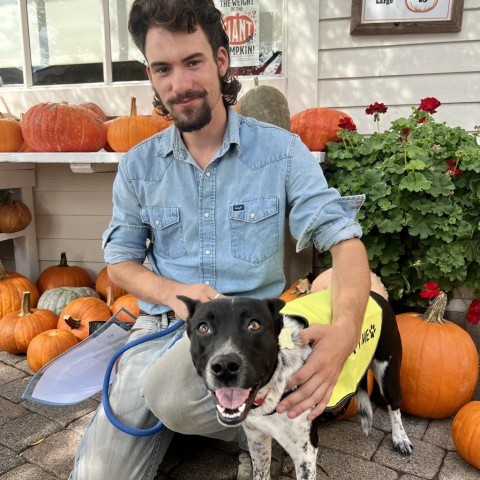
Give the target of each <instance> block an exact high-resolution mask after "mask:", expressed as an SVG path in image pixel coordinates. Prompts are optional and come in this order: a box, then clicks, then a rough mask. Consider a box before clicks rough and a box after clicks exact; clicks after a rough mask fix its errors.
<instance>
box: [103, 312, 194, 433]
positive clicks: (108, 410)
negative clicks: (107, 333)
mask: <svg viewBox="0 0 480 480" xmlns="http://www.w3.org/2000/svg"><path fill="white" fill-rule="evenodd" d="M184 323H185V322H184V321H183V320H179V321H178V322H177V323H175V324H174V325H172V326H171V327H168V328H166V329H165V330H162V331H161V332H157V333H151V334H150V335H145V336H144V337H141V338H138V339H137V340H133V342H130V343H127V344H126V345H124V346H123V347H121V348H119V349H118V350H117V351H116V352H115V354H114V355H113V357H112V358H111V359H110V362H109V363H108V365H107V370H106V372H105V378H104V379H103V387H102V405H103V409H104V410H105V414H106V415H107V418H108V419H109V420H110V423H111V424H112V425H113V426H114V427H116V428H118V429H119V430H120V431H122V432H123V433H128V434H129V435H134V436H135V437H148V436H149V435H153V434H155V433H158V432H159V431H160V430H161V429H162V428H163V423H162V422H161V421H160V420H159V421H158V423H157V424H156V425H154V426H153V427H151V428H147V429H145V430H141V429H138V428H133V427H129V426H128V425H125V424H123V423H121V422H120V421H119V420H118V419H117V417H115V415H114V414H113V412H112V408H111V407H110V402H109V400H108V387H109V385H110V377H111V375H112V370H113V367H114V366H115V362H116V361H117V359H118V357H119V356H120V355H122V353H124V352H126V351H127V350H129V349H130V348H133V347H136V346H137V345H140V344H141V343H144V342H149V341H150V340H155V339H157V338H160V337H164V336H165V335H168V334H169V333H172V332H174V331H175V330H178V329H179V328H180V327H181V326H182V325H183V324H184ZM179 339H180V337H179V338H177V340H175V342H174V343H172V345H170V347H169V348H171V347H172V346H173V345H175V343H176V342H177V341H178V340H179Z"/></svg>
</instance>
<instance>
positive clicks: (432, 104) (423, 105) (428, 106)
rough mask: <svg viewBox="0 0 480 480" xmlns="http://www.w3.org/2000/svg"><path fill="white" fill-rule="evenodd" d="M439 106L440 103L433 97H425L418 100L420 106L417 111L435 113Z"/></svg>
mask: <svg viewBox="0 0 480 480" xmlns="http://www.w3.org/2000/svg"><path fill="white" fill-rule="evenodd" d="M440 105H441V103H440V102H439V101H438V100H437V99H436V98H434V97H427V98H423V99H422V100H420V106H419V107H418V110H422V111H423V112H428V113H437V110H436V109H437V108H438V107H439V106H440Z"/></svg>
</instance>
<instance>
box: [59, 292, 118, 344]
mask: <svg viewBox="0 0 480 480" xmlns="http://www.w3.org/2000/svg"><path fill="white" fill-rule="evenodd" d="M111 316H112V312H111V311H110V308H109V307H108V305H107V304H106V303H105V302H104V301H103V300H100V299H99V298H94V297H82V298H77V299H76V300H73V301H72V302H70V303H69V304H68V305H66V306H65V308H64V309H63V310H62V311H61V312H60V316H59V318H58V324H57V328H59V329H60V330H69V331H71V332H72V333H73V334H74V335H75V336H76V337H77V338H78V339H79V340H84V339H85V338H87V337H88V334H89V323H90V322H97V321H100V322H101V321H107V320H109V319H110V317H111Z"/></svg>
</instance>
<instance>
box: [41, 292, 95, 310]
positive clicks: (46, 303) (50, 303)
mask: <svg viewBox="0 0 480 480" xmlns="http://www.w3.org/2000/svg"><path fill="white" fill-rule="evenodd" d="M83 297H95V298H100V296H99V295H98V293H97V292H96V291H95V290H94V289H93V288H90V287H56V288H50V289H49V290H45V292H43V293H42V295H41V296H40V299H39V300H38V308H46V309H47V310H51V311H52V312H55V313H56V314H57V315H60V313H61V311H62V310H63V309H64V308H65V307H66V306H67V304H69V303H70V302H72V301H73V300H76V299H77V298H83Z"/></svg>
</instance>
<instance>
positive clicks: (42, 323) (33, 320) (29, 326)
mask: <svg viewBox="0 0 480 480" xmlns="http://www.w3.org/2000/svg"><path fill="white" fill-rule="evenodd" d="M57 321H58V317H57V316H56V315H55V314H54V313H53V312H51V311H50V310H43V309H38V308H31V307H30V292H23V294H22V306H21V307H20V310H19V311H17V312H10V313H7V314H6V315H5V316H4V317H3V318H2V319H1V320H0V348H1V349H2V350H5V351H6V352H8V353H13V354H18V353H26V352H27V348H28V345H29V343H30V342H31V341H32V339H33V338H34V337H36V336H37V335H38V334H39V333H42V332H44V331H45V330H49V329H51V328H55V327H56V325H57Z"/></svg>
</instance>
